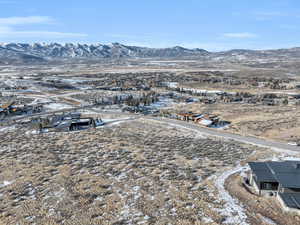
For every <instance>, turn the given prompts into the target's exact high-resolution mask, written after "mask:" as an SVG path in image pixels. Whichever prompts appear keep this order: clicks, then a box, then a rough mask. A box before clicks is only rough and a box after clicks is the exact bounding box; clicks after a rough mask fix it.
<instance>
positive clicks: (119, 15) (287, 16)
mask: <svg viewBox="0 0 300 225" xmlns="http://www.w3.org/2000/svg"><path fill="white" fill-rule="evenodd" d="M0 42H1V43H3V42H4V43H7V42H22V43H33V42H47V43H48V42H59V43H67V42H74V43H87V44H91V43H102V44H107V43H112V42H119V43H122V44H127V45H137V46H147V47H157V48H163V47H172V46H183V47H186V48H203V49H206V50H210V51H221V50H228V49H274V48H289V47H296V46H300V1H299V0H45V1H43V0H0Z"/></svg>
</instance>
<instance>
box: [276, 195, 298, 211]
mask: <svg viewBox="0 0 300 225" xmlns="http://www.w3.org/2000/svg"><path fill="white" fill-rule="evenodd" d="M279 196H280V198H281V199H282V201H283V202H284V204H285V205H286V206H287V207H289V208H296V209H300V193H279Z"/></svg>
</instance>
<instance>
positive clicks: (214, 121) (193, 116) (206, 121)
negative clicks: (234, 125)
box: [176, 112, 230, 128]
mask: <svg viewBox="0 0 300 225" xmlns="http://www.w3.org/2000/svg"><path fill="white" fill-rule="evenodd" d="M176 119H178V120H183V121H187V122H188V121H192V122H194V123H197V124H200V125H202V126H205V127H214V128H218V127H224V126H226V125H229V124H230V122H229V121H224V120H221V119H220V118H219V116H217V115H213V114H201V113H193V112H185V113H177V114H176Z"/></svg>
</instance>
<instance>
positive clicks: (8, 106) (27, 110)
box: [0, 101, 43, 120]
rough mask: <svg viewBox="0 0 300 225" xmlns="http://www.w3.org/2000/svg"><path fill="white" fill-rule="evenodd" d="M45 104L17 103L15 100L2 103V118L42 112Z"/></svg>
mask: <svg viewBox="0 0 300 225" xmlns="http://www.w3.org/2000/svg"><path fill="white" fill-rule="evenodd" d="M42 110H43V105H41V104H37V105H16V104H14V102H13V101H11V102H7V103H3V104H0V120H1V119H5V118H6V117H8V116H16V115H23V114H32V113H39V112H42Z"/></svg>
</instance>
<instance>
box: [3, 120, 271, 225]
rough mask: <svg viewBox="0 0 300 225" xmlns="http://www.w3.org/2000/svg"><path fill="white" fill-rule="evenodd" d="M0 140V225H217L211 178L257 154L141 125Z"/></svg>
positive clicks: (237, 146)
mask: <svg viewBox="0 0 300 225" xmlns="http://www.w3.org/2000/svg"><path fill="white" fill-rule="evenodd" d="M0 135H1V136H2V137H1V139H2V140H4V138H5V139H6V140H5V141H2V142H1V143H0V145H1V158H0V161H1V167H0V171H1V173H0V177H1V180H2V181H3V184H2V186H1V204H0V207H1V208H0V210H1V221H3V222H4V223H5V224H15V223H17V222H19V223H21V224H31V223H37V224H61V223H62V222H63V223H64V224H113V223H115V224H137V223H139V222H141V223H146V224H165V223H172V224H204V223H207V224H214V223H217V224H218V223H220V222H221V221H222V220H224V219H226V216H222V215H221V214H219V213H217V212H218V210H221V211H222V208H223V202H222V201H220V200H219V199H218V194H217V193H218V192H217V190H216V189H215V188H214V186H213V182H212V180H211V179H212V178H213V177H214V176H215V175H216V174H219V173H220V171H222V170H224V169H225V168H230V167H232V166H234V165H235V164H236V162H239V161H243V160H246V159H247V158H248V157H249V156H250V155H251V157H253V156H254V155H253V154H254V152H255V153H256V154H258V152H260V150H259V148H254V147H251V146H245V145H241V144H238V143H236V142H230V141H222V140H218V139H213V138H207V137H203V136H202V135H201V134H197V133H194V132H191V131H189V130H178V129H176V128H172V127H164V126H162V125H160V124H159V123H158V124H153V123H152V124H150V123H148V122H145V121H143V120H137V121H136V122H130V123H122V124H119V125H116V126H112V127H110V128H103V129H97V130H87V131H82V132H80V133H78V132H74V133H63V134H56V133H48V134H47V133H46V134H42V135H36V134H31V133H28V132H27V133H26V132H22V133H20V132H18V131H15V130H12V131H9V132H8V133H3V132H1V134H0ZM37 143H39V144H38V145H37ZM263 151H264V150H262V152H261V153H262V154H266V152H267V151H266V152H265V153H264V152H263ZM261 153H260V154H261ZM222 168H223V169H222ZM211 209H213V210H211ZM213 221H214V222H213Z"/></svg>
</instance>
